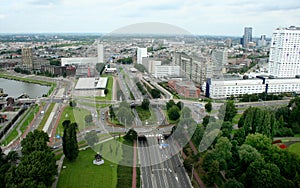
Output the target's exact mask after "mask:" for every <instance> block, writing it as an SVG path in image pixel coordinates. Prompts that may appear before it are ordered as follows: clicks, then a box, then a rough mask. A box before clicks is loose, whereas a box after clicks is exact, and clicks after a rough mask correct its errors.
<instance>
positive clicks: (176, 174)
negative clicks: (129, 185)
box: [138, 137, 192, 188]
mask: <svg viewBox="0 0 300 188" xmlns="http://www.w3.org/2000/svg"><path fill="white" fill-rule="evenodd" d="M162 142H164V143H165V144H168V145H170V144H171V143H168V142H167V141H162V140H161V139H159V140H158V139H157V137H147V139H146V140H139V142H138V144H139V145H138V146H139V147H138V153H139V160H140V165H141V176H142V187H143V188H148V187H149V188H150V187H151V188H152V187H157V188H160V187H171V188H182V187H187V188H188V187H192V186H191V183H190V180H189V177H188V176H187V174H186V172H185V169H184V167H183V165H182V163H181V161H180V158H179V156H178V154H175V153H171V149H170V148H169V146H168V147H166V148H162V147H161V146H160V144H162Z"/></svg>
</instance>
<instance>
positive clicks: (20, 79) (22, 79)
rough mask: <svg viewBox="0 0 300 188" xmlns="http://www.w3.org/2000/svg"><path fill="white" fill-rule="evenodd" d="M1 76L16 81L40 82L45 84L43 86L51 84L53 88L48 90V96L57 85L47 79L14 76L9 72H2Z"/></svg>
mask: <svg viewBox="0 0 300 188" xmlns="http://www.w3.org/2000/svg"><path fill="white" fill-rule="evenodd" d="M0 78H4V79H9V80H16V81H21V82H27V83H31V84H39V85H43V86H50V87H51V88H50V89H49V91H48V92H47V94H46V95H47V96H49V95H51V93H52V92H53V91H54V89H55V87H56V83H55V82H46V81H43V80H35V79H32V78H24V77H19V76H12V75H8V74H5V73H0Z"/></svg>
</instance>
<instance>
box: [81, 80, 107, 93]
mask: <svg viewBox="0 0 300 188" xmlns="http://www.w3.org/2000/svg"><path fill="white" fill-rule="evenodd" d="M106 84H107V77H100V78H79V80H78V81H77V84H76V86H75V89H77V90H90V89H105V88H106Z"/></svg>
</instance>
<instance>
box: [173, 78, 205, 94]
mask: <svg viewBox="0 0 300 188" xmlns="http://www.w3.org/2000/svg"><path fill="white" fill-rule="evenodd" d="M168 86H169V87H170V88H171V89H173V90H174V91H176V92H177V93H178V94H179V95H181V96H183V97H185V98H199V97H200V93H201V92H200V89H199V88H197V87H196V86H195V85H194V83H193V82H191V81H181V80H175V79H172V80H169V81H168Z"/></svg>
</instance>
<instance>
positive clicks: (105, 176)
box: [57, 148, 117, 188]
mask: <svg viewBox="0 0 300 188" xmlns="http://www.w3.org/2000/svg"><path fill="white" fill-rule="evenodd" d="M95 154H96V152H95V151H93V150H92V149H90V148H89V149H87V150H85V151H80V152H79V156H78V158H77V159H76V161H74V162H69V161H68V160H67V159H65V160H64V163H63V166H66V168H65V169H62V171H61V174H60V176H59V180H58V185H57V187H62V188H76V187H78V188H82V187H87V188H93V187H95V188H96V187H97V188H101V187H103V188H110V187H111V188H115V187H116V185H117V165H116V164H114V163H111V162H110V161H108V160H104V161H105V162H104V164H102V165H100V166H98V165H94V164H93V160H94V156H95Z"/></svg>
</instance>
